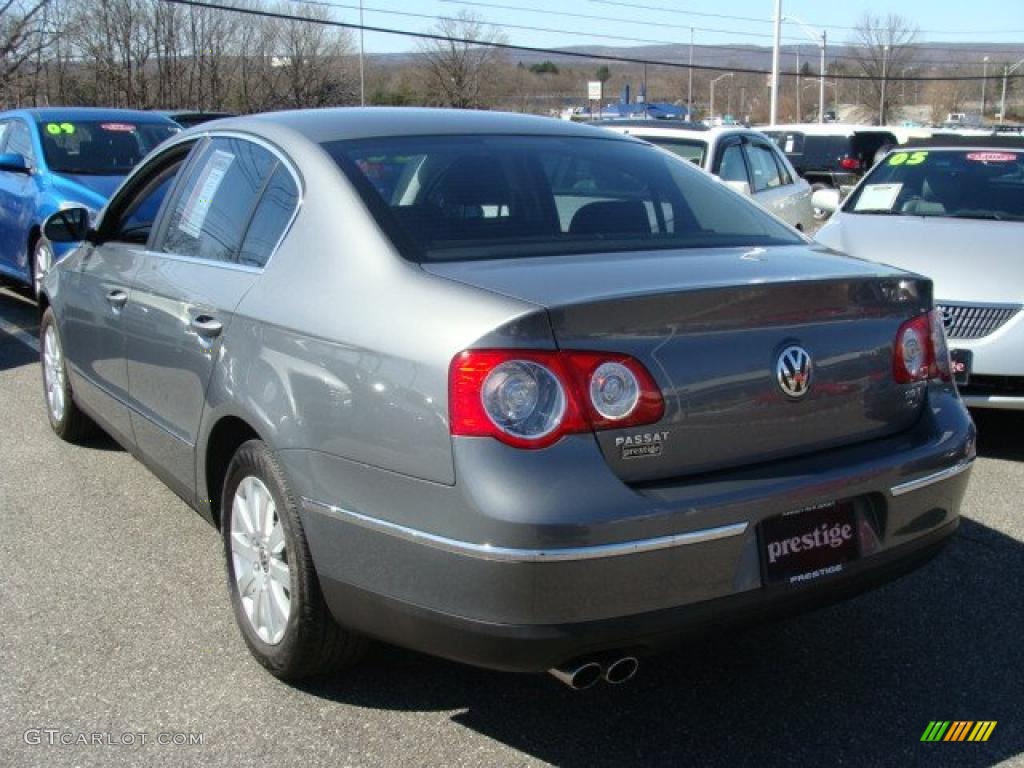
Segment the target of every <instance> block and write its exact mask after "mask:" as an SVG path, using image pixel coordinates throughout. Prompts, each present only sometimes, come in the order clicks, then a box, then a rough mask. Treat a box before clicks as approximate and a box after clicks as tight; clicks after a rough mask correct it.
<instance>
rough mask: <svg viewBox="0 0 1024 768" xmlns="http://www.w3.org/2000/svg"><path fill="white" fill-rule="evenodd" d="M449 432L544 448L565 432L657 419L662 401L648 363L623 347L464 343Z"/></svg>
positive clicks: (452, 377) (453, 376)
mask: <svg viewBox="0 0 1024 768" xmlns="http://www.w3.org/2000/svg"><path fill="white" fill-rule="evenodd" d="M448 401H449V411H450V417H451V418H450V428H451V433H452V434H453V435H464V436H474V437H494V438H497V439H498V440H501V441H502V442H504V443H507V444H509V445H513V446H516V447H518V448H544V447H546V446H549V445H552V444H553V443H555V442H557V441H558V440H560V439H561V438H562V437H563V436H564V435H567V434H573V433H578V432H588V431H590V430H592V429H595V430H597V429H609V428H615V429H619V428H622V427H630V426H637V425H639V424H650V423H653V422H655V421H659V420H660V419H661V417H662V415H663V413H664V411H665V403H664V400H663V399H662V396H661V391H660V390H659V389H658V387H657V385H656V384H655V382H654V379H653V378H652V377H651V375H650V374H649V373H648V372H647V369H646V368H644V366H643V365H642V364H641V363H640V362H639V361H637V360H635V359H633V358H632V357H629V356H628V355H616V354H604V353H596V352H564V351H551V352H548V351H530V350H520V349H483V350H468V351H466V352H462V353H461V354H459V355H457V356H456V357H455V359H454V360H452V364H451V369H450V371H449V392H448Z"/></svg>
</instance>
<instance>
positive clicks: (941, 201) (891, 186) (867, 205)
mask: <svg viewBox="0 0 1024 768" xmlns="http://www.w3.org/2000/svg"><path fill="white" fill-rule="evenodd" d="M843 211H844V212H845V213H854V214H878V215H888V216H897V215H898V216H936V217H941V218H958V219H988V220H993V221H1024V151H1021V150H1017V149H1009V150H1007V149H989V150H980V149H979V150H969V149H964V150H951V149H940V150H933V149H912V148H908V149H906V150H901V151H899V152H893V153H891V154H889V155H887V156H886V158H885V160H883V161H882V162H881V163H879V164H878V165H877V166H875V168H874V169H873V170H872V171H871V172H870V173H869V174H868V176H867V177H866V178H865V179H864V181H863V183H862V184H861V185H860V186H859V187H858V188H857V189H856V190H855V191H854V193H853V194H852V195H851V196H850V198H849V199H848V200H847V201H846V203H845V204H844V206H843Z"/></svg>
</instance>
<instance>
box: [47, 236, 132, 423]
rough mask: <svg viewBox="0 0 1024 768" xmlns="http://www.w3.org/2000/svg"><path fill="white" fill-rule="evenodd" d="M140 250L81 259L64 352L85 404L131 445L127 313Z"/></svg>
mask: <svg viewBox="0 0 1024 768" xmlns="http://www.w3.org/2000/svg"><path fill="white" fill-rule="evenodd" d="M143 253H144V251H143V249H142V247H141V246H138V245H131V244H128V243H117V242H111V243H104V244H103V245H100V246H97V247H95V248H93V249H91V250H90V251H89V252H87V253H85V254H83V255H82V257H81V259H80V261H79V265H78V269H77V270H76V271H75V272H74V273H70V275H69V276H70V277H71V279H69V280H67V281H66V282H65V284H64V286H63V289H64V290H63V293H64V313H65V318H64V324H63V332H64V335H65V338H64V348H65V350H66V354H67V357H68V360H69V361H70V363H71V365H72V368H73V371H74V375H76V377H78V378H80V379H85V380H86V381H87V382H88V383H89V385H90V386H87V387H83V386H79V387H77V388H76V389H75V396H76V397H77V398H78V399H79V400H80V401H81V403H82V405H83V406H84V407H85V408H86V409H87V410H88V411H90V412H92V413H93V414H95V415H96V417H97V418H98V419H100V420H101V421H103V422H104V426H106V427H107V428H108V429H110V431H112V432H116V433H117V435H116V437H118V438H119V439H121V440H122V441H128V442H132V431H131V421H130V418H129V416H128V408H127V405H126V403H127V401H128V369H127V365H126V363H125V333H124V313H125V310H126V308H127V306H128V302H129V298H130V294H131V284H132V279H133V277H134V274H135V271H136V270H137V269H138V266H139V262H140V257H141V255H142V254H143Z"/></svg>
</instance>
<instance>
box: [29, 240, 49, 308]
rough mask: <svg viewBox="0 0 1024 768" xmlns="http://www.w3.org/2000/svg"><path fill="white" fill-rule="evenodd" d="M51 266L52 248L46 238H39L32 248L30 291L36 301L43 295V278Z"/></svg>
mask: <svg viewBox="0 0 1024 768" xmlns="http://www.w3.org/2000/svg"><path fill="white" fill-rule="evenodd" d="M52 266H53V246H51V245H50V243H49V241H47V240H46V238H43V237H39V238H37V239H36V242H35V244H34V245H33V246H32V290H33V292H34V294H35V298H36V300H37V301H38V300H39V297H40V295H42V293H43V278H44V277H46V273H47V272H49V271H50V268H51V267H52Z"/></svg>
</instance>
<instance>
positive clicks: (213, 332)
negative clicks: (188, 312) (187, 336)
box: [189, 315, 224, 339]
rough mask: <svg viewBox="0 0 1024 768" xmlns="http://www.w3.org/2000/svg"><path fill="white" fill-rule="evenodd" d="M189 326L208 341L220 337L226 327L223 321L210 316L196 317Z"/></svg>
mask: <svg viewBox="0 0 1024 768" xmlns="http://www.w3.org/2000/svg"><path fill="white" fill-rule="evenodd" d="M189 326H190V327H191V328H192V330H193V331H195V332H196V333H198V334H199V335H200V336H203V337H205V338H207V339H212V338H215V337H217V336H220V332H221V331H223V330H224V325H223V324H222V323H221V321H220V320H218V319H217V318H215V317H210V316H209V315H196V316H195V317H193V318H192V320H191V322H190V323H189Z"/></svg>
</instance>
